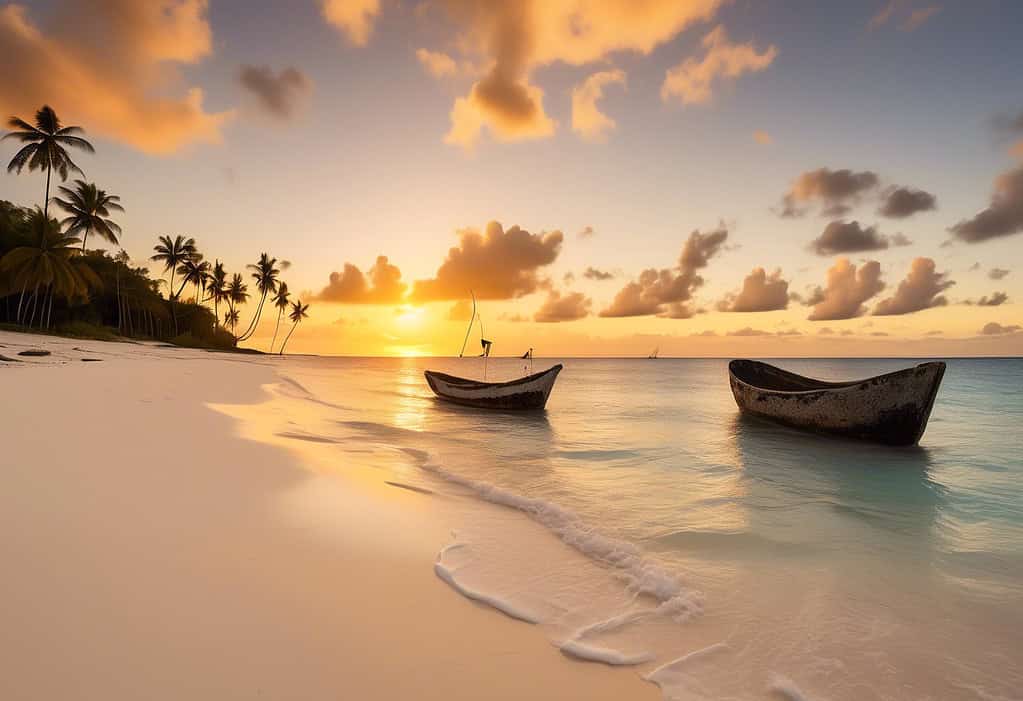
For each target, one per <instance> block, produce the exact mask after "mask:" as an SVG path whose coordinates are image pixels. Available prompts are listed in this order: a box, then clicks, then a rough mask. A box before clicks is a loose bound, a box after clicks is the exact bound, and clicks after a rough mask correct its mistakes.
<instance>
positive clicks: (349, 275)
mask: <svg viewBox="0 0 1023 701" xmlns="http://www.w3.org/2000/svg"><path fill="white" fill-rule="evenodd" d="M407 287H408V286H407V285H406V284H405V283H403V282H402V281H401V270H399V269H398V266H396V265H391V264H390V263H389V262H388V260H387V256H377V260H376V263H375V264H374V265H373V267H372V268H370V269H369V273H368V280H367V275H365V274H363V272H362V271H361V270H359V269H358V268H357V267H355V266H354V265H352V264H351V263H345V266H344V270H343V271H342V272H340V273H338V272H333V273H331V274H330V282H329V283H328V284H327V286H326V287H324V288H323V289H322V290H320V292H319V294H317V295H316V296H315V298H314V299H318V300H320V301H322V302H337V303H341V304H397V303H399V302H401V301H402V299H403V298H404V296H405V290H406V289H407Z"/></svg>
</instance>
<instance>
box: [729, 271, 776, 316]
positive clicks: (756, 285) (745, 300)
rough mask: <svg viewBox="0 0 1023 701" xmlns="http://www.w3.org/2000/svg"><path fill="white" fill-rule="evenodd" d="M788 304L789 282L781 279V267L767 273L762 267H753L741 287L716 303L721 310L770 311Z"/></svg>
mask: <svg viewBox="0 0 1023 701" xmlns="http://www.w3.org/2000/svg"><path fill="white" fill-rule="evenodd" d="M788 306H789V283H788V280H784V279H782V276H781V269H778V270H775V271H774V272H773V273H771V274H770V275H768V274H767V271H766V270H764V269H763V268H753V271H752V272H751V273H750V274H749V275H747V276H746V279H745V280H743V282H742V289H741V290H739V292H738V293H734V292H732V293H729V294H727V295H725V298H724V299H722V300H721V301H720V302H719V303H718V305H717V307H718V311H722V312H771V311H776V310H778V309H786V308H788Z"/></svg>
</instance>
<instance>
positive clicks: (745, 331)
mask: <svg viewBox="0 0 1023 701" xmlns="http://www.w3.org/2000/svg"><path fill="white" fill-rule="evenodd" d="M725 335H726V336H770V335H771V332H770V331H762V330H761V329H754V328H751V327H749V326H747V327H746V328H742V329H739V330H738V331H729V332H728V333H727V334H725Z"/></svg>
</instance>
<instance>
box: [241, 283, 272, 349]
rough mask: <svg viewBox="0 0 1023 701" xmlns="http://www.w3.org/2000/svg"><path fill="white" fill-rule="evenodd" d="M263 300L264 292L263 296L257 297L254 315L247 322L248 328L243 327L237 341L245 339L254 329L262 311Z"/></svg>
mask: <svg viewBox="0 0 1023 701" xmlns="http://www.w3.org/2000/svg"><path fill="white" fill-rule="evenodd" d="M265 301H266V293H265V292H264V293H263V296H262V297H260V298H259V306H257V307H256V315H255V316H254V317H252V322H251V323H250V324H249V328H247V329H245V333H243V334H242V335H241V337H240V338H239V339H238V340H239V341H245V340H247V339H248V338H249V336H251V335H252V333H253V332H254V331H255V330H256V323H257V322H258V321H259V315H260V314H262V313H263V302H265Z"/></svg>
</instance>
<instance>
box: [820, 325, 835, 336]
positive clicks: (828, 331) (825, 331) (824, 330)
mask: <svg viewBox="0 0 1023 701" xmlns="http://www.w3.org/2000/svg"><path fill="white" fill-rule="evenodd" d="M817 335H819V336H834V335H835V332H834V330H833V329H832V328H831V327H830V326H823V327H821V328H819V329H817Z"/></svg>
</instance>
